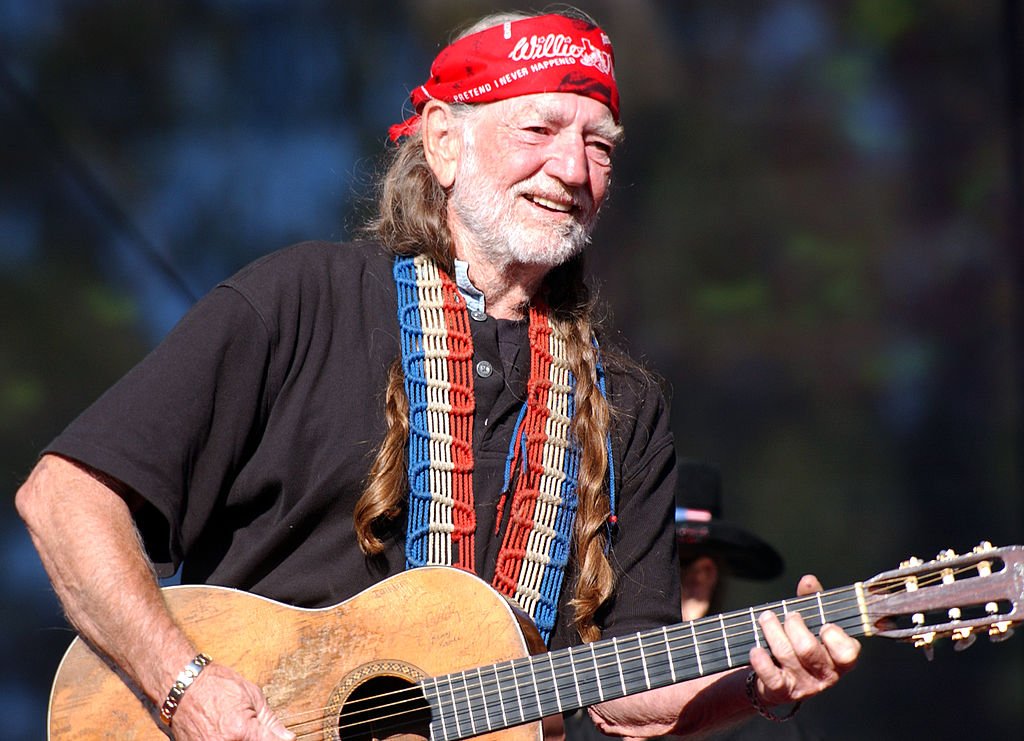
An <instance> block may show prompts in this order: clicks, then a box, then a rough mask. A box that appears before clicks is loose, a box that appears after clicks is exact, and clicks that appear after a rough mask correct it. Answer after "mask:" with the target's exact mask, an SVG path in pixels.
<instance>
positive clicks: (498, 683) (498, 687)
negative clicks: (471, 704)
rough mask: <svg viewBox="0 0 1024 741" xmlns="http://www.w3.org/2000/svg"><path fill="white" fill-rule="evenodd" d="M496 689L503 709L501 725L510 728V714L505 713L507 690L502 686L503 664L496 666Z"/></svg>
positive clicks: (499, 703) (499, 706)
mask: <svg viewBox="0 0 1024 741" xmlns="http://www.w3.org/2000/svg"><path fill="white" fill-rule="evenodd" d="M494 689H495V694H496V695H497V696H498V708H499V709H500V710H501V726H502V728H508V725H509V723H508V715H507V714H506V713H505V690H504V688H503V687H502V686H501V666H495V667H494Z"/></svg>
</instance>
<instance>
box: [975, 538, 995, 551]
mask: <svg viewBox="0 0 1024 741" xmlns="http://www.w3.org/2000/svg"><path fill="white" fill-rule="evenodd" d="M995 549H996V547H995V546H994V545H992V544H991V543H989V542H988V541H987V540H983V541H981V542H980V543H978V545H976V546H974V553H988V552H989V551H994V550H995Z"/></svg>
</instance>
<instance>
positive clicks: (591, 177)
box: [449, 93, 621, 268]
mask: <svg viewBox="0 0 1024 741" xmlns="http://www.w3.org/2000/svg"><path fill="white" fill-rule="evenodd" d="M620 138H621V130H620V128H619V127H618V126H617V125H616V124H615V122H614V120H613V119H612V115H611V112H610V111H609V110H608V108H607V107H606V106H605V105H603V104H602V103H598V102H597V101H595V100H592V99H590V98H587V97H584V96H580V95H575V94H572V93H541V94H537V95H527V96H522V97H518V98H511V99H509V100H505V101H500V102H497V103H492V104H489V105H487V106H485V107H483V108H481V109H480V110H478V111H474V112H473V113H472V114H470V117H469V119H467V122H466V127H465V132H464V137H463V141H464V144H463V149H462V156H461V158H460V161H459V166H458V170H457V172H456V175H455V182H454V184H453V186H452V192H451V196H450V201H449V205H450V209H451V219H452V222H453V223H452V230H453V233H454V234H455V236H456V240H457V241H458V240H459V239H461V238H464V239H468V240H470V241H471V242H472V244H473V247H474V248H475V252H476V253H477V254H479V255H480V256H482V257H483V258H484V259H487V260H489V261H490V262H491V263H492V264H494V265H495V266H496V267H501V268H504V267H507V266H508V265H510V264H515V263H519V264H524V265H537V266H542V267H546V268H552V267H555V266H556V265H560V264H561V263H563V262H565V261H566V260H568V259H569V258H570V257H572V256H573V255H575V254H576V253H578V252H579V251H580V250H582V249H583V247H584V246H585V245H586V243H587V242H588V240H589V238H590V233H591V230H592V229H593V226H594V222H595V221H596V219H597V212H598V210H599V208H600V206H601V203H602V202H603V201H604V198H605V195H606V193H607V190H608V184H609V179H610V176H611V153H612V149H613V148H614V146H615V144H616V143H617V142H618V140H619V139H620Z"/></svg>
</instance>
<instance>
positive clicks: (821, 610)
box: [815, 592, 828, 627]
mask: <svg viewBox="0 0 1024 741" xmlns="http://www.w3.org/2000/svg"><path fill="white" fill-rule="evenodd" d="M815 596H816V597H817V598H818V614H819V615H821V625H824V624H825V623H826V622H828V621H827V620H825V606H824V605H823V604H822V603H821V592H818V593H817V594H816V595H815ZM819 627H821V626H819Z"/></svg>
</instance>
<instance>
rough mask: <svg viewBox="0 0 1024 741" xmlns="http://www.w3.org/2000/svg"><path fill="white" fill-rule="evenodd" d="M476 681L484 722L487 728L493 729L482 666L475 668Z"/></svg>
mask: <svg viewBox="0 0 1024 741" xmlns="http://www.w3.org/2000/svg"><path fill="white" fill-rule="evenodd" d="M476 678H477V681H478V682H480V707H482V708H483V710H484V723H486V724H487V730H488V731H490V730H493V728H494V726H492V725H491V715H490V703H489V702H487V687H486V686H485V685H484V673H483V669H482V667H477V670H476Z"/></svg>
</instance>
